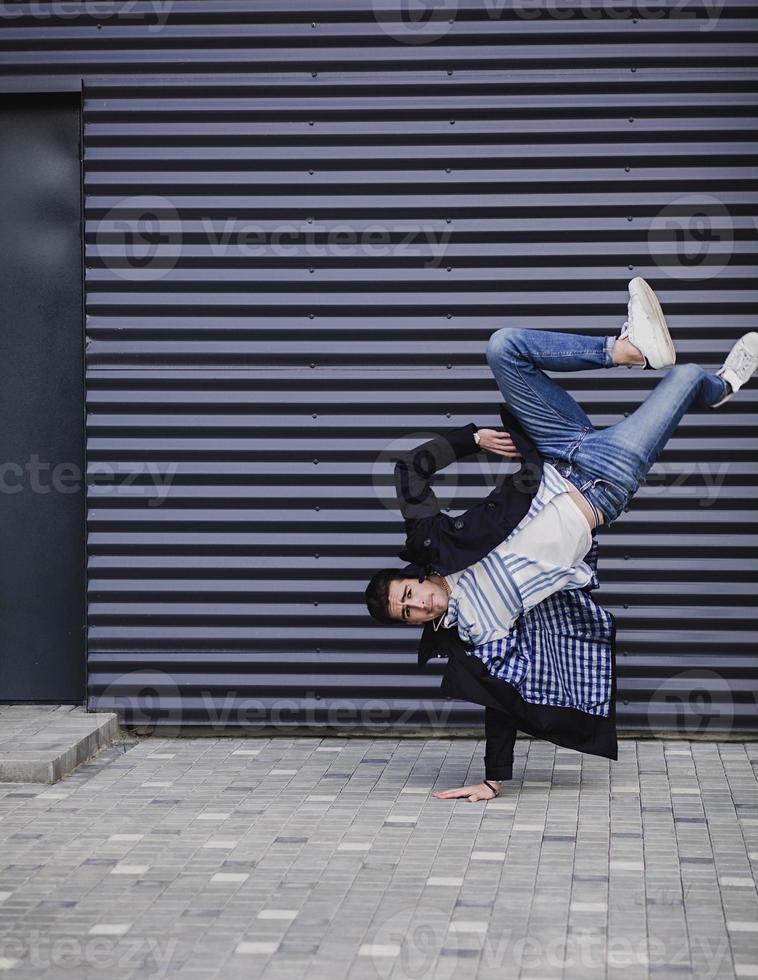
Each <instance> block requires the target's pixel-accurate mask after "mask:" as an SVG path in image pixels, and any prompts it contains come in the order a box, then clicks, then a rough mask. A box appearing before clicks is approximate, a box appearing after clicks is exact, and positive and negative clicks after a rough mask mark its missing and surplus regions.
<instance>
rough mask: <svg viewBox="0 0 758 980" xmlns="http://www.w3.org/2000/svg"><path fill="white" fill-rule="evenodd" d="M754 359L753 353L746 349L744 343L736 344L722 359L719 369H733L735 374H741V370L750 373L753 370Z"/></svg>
mask: <svg viewBox="0 0 758 980" xmlns="http://www.w3.org/2000/svg"><path fill="white" fill-rule="evenodd" d="M755 364H756V360H755V358H754V357H753V355H752V354H751V353H750V351H749V350H748V347H747V345H746V344H737V345H736V347H735V348H734V349H733V350H732V351H730V353H729V356H728V357H727V359H726V360H725V361H724V367H723V368H722V369H721V370H722V371H724V370H727V369H728V370H730V371H734V373H735V374H736V375H738V376H739V375H741V374H742V373H743V372H747V373H750V374H752V372H753V371H754V370H755Z"/></svg>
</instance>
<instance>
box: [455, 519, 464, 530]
mask: <svg viewBox="0 0 758 980" xmlns="http://www.w3.org/2000/svg"><path fill="white" fill-rule="evenodd" d="M454 527H455V530H456V531H460V529H461V528H462V527H463V521H456V522H455V525H454Z"/></svg>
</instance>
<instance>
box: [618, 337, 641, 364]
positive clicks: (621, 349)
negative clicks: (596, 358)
mask: <svg viewBox="0 0 758 980" xmlns="http://www.w3.org/2000/svg"><path fill="white" fill-rule="evenodd" d="M611 357H612V359H613V363H614V364H616V365H619V366H622V365H626V366H628V367H632V366H633V365H636V366H637V367H641V366H642V365H643V364H644V363H645V358H644V356H643V354H642V351H641V350H640V349H639V348H638V347H635V346H634V344H633V343H632V342H631V341H630V340H628V339H627V338H626V337H617V338H616V343H615V344H614V345H613V347H612V349H611Z"/></svg>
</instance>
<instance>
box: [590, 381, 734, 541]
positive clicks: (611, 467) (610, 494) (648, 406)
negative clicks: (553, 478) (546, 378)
mask: <svg viewBox="0 0 758 980" xmlns="http://www.w3.org/2000/svg"><path fill="white" fill-rule="evenodd" d="M726 390H727V388H726V382H725V381H723V379H722V378H721V377H719V376H718V375H715V374H709V373H708V372H707V371H705V370H704V369H703V368H702V367H700V365H699V364H676V365H674V367H672V368H671V369H670V370H669V372H668V374H667V375H666V376H665V377H664V378H662V379H661V380H660V381H659V382H658V384H657V385H656V386H655V388H654V389H653V390H652V391H651V392H650V394H649V395H648V396H647V398H646V399H645V400H644V402H643V403H642V404H641V405H640V406H639V407H638V408H637V409H636V411H634V412H632V414H631V415H629V416H628V417H627V418H625V419H622V420H621V421H620V422H617V423H616V424H615V425H611V426H608V427H607V428H605V429H601V430H598V429H593V430H592V431H591V432H588V433H586V434H585V435H584V437H583V438H582V440H581V442H580V444H579V446H578V447H577V448H576V450H575V452H574V454H573V457H572V459H573V462H574V464H575V465H576V467H577V470H578V472H577V473H575V474H574V475H573V479H572V482H576V485H577V486H578V487H579V489H580V490H582V492H583V493H584V494H585V496H586V497H588V498H589V499H590V500H591V502H592V503H593V504H595V506H597V507H599V508H600V510H601V511H602V512H603V514H604V515H605V523H606V524H609V523H610V522H611V521H613V520H615V519H616V518H617V517H618V516H619V515H620V514H621V513H623V511H624V510H628V503H629V500H630V499H631V497H632V496H633V495H634V493H635V492H636V491H637V489H638V487H639V485H640V482H641V481H642V480H643V479H644V477H645V476H646V475H647V472H648V470H649V469H650V468H651V466H652V465H653V464H654V463H655V461H656V459H657V458H658V457H659V455H660V454H661V452H662V451H663V448H664V446H665V445H666V443H667V442H668V440H669V438H670V437H671V435H672V433H673V432H674V430H675V429H676V427H677V425H678V424H679V421H680V420H681V418H682V416H683V415H684V413H685V412H686V411H687V410H688V409H689V408H690V407H691V406H693V405H694V406H695V407H696V408H708V407H710V406H711V405H713V404H715V403H716V402H717V401H718V400H719V399H720V398H722V397H723V395H724V394H725V392H726ZM577 477H580V478H579V479H577Z"/></svg>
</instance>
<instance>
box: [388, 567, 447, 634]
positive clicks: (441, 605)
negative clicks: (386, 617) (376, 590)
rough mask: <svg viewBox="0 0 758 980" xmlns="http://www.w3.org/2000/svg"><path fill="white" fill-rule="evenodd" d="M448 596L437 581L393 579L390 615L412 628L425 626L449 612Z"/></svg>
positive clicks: (428, 579) (390, 595)
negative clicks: (431, 620) (429, 621)
mask: <svg viewBox="0 0 758 980" xmlns="http://www.w3.org/2000/svg"><path fill="white" fill-rule="evenodd" d="M447 602H448V596H447V591H446V590H445V587H444V585H442V584H441V582H440V581H439V580H437V579H432V578H426V579H424V581H423V582H419V580H418V579H417V578H400V579H393V581H392V582H390V590H389V613H390V616H392V618H393V619H399V620H402V622H404V623H408V624H409V625H411V626H418V625H419V624H420V625H423V624H424V623H426V622H428V620H430V619H437V617H438V616H442V615H443V614H444V613H445V612H447Z"/></svg>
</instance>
